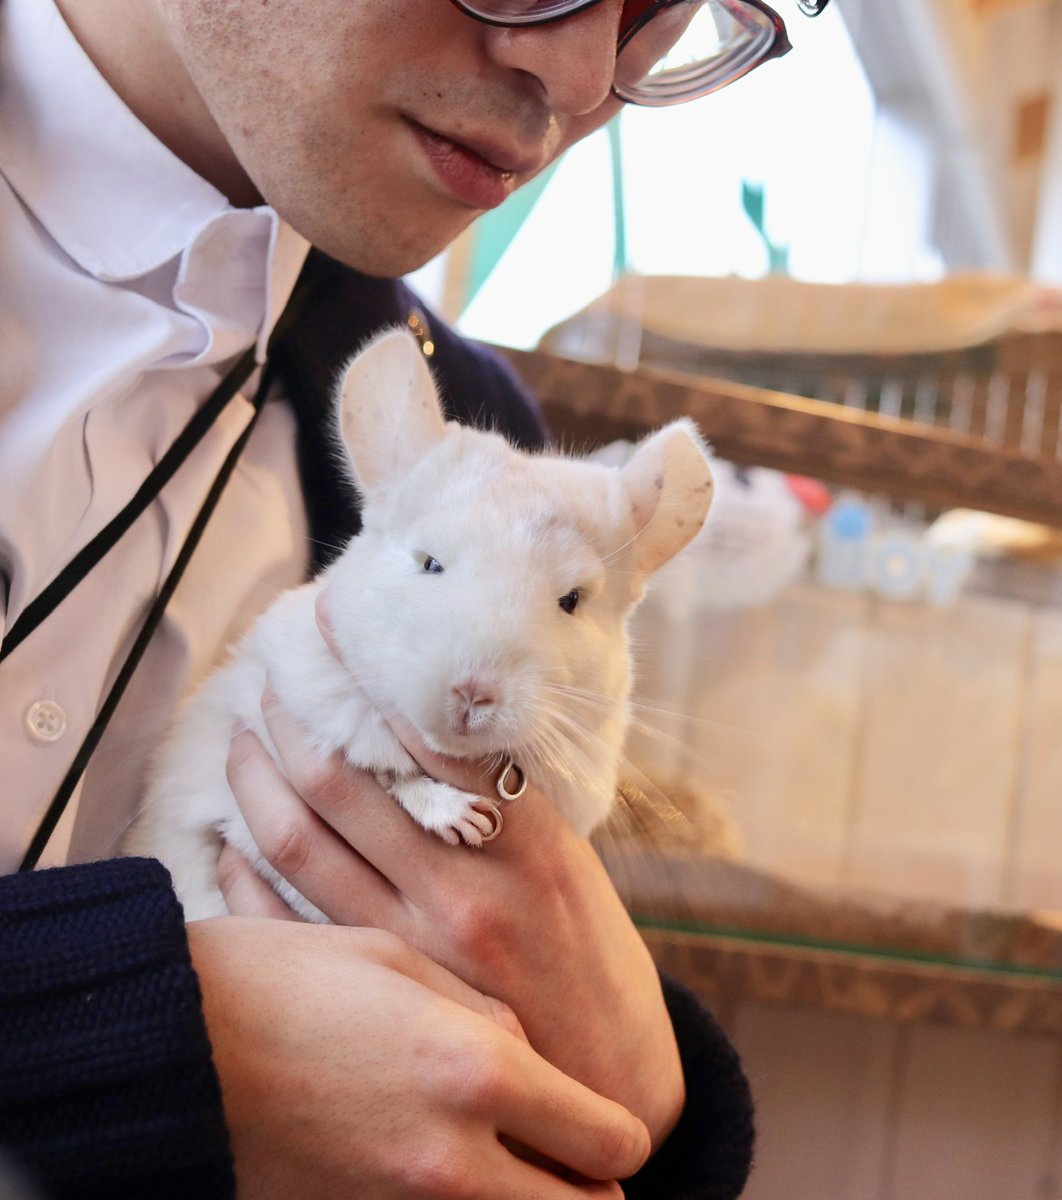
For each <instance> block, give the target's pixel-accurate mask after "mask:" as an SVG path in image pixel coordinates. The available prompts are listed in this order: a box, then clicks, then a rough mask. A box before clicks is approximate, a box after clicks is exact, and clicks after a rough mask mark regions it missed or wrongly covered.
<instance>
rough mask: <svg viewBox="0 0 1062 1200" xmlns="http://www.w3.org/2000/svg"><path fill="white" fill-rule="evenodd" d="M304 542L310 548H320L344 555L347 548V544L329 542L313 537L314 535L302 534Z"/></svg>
mask: <svg viewBox="0 0 1062 1200" xmlns="http://www.w3.org/2000/svg"><path fill="white" fill-rule="evenodd" d="M302 540H303V541H304V542H306V544H307V545H309V546H320V547H321V549H322V550H334V551H335V552H336V554H342V553H343V551H344V550H345V549H346V548H347V543H346V542H342V543H340V542H327V541H325V540H324V538H318V537H313V536H312V534H309V533H304V534H302Z"/></svg>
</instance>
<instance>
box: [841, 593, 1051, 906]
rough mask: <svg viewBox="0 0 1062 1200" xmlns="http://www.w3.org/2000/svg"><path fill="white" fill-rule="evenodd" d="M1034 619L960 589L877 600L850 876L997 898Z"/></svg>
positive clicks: (914, 892)
mask: <svg viewBox="0 0 1062 1200" xmlns="http://www.w3.org/2000/svg"><path fill="white" fill-rule="evenodd" d="M1030 620H1031V618H1030V616H1029V612H1028V610H1027V609H1026V608H1025V607H1024V606H1020V605H1014V604H1011V603H1009V602H1004V601H996V600H991V599H985V598H978V597H965V598H963V599H961V600H960V601H959V602H958V603H956V604H955V605H954V606H952V607H950V608H944V609H931V608H926V607H921V606H915V605H901V604H886V603H882V605H881V608H880V610H879V612H878V614H877V619H876V621H875V623H874V628H873V634H872V639H871V644H870V648H869V653H868V659H867V678H866V707H865V722H866V727H865V731H864V734H863V738H862V747H861V753H860V755H859V777H858V782H857V796H856V807H855V819H854V824H853V830H852V850H851V854H850V855H849V856H848V859H847V878H846V882H847V883H851V884H854V885H858V886H867V887H872V888H877V889H881V890H883V891H886V892H889V893H892V894H895V895H906V896H911V897H922V898H925V899H931V900H939V901H946V902H949V903H952V904H959V905H966V906H969V907H972V908H977V907H984V906H989V905H992V904H995V903H998V902H999V900H1000V898H1001V896H1000V892H1001V888H1002V881H1003V877H1004V859H1003V856H1004V851H1005V845H1006V833H1007V829H1008V826H1009V814H1008V811H1007V805H1008V802H1009V799H1010V796H1011V793H1012V788H1013V782H1014V777H1015V771H1016V762H1017V753H1018V741H1019V731H1020V722H1021V719H1022V712H1023V703H1024V699H1023V687H1024V682H1025V681H1024V677H1023V665H1024V662H1025V656H1026V648H1027V639H1028V637H1029V635H1030Z"/></svg>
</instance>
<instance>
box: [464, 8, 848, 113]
mask: <svg viewBox="0 0 1062 1200" xmlns="http://www.w3.org/2000/svg"><path fill="white" fill-rule="evenodd" d="M450 2H451V3H452V4H453V5H454V7H455V8H457V10H458V11H459V12H461V13H463V14H464V15H465V16H466V17H471V18H472V20H474V21H479V22H480V23H481V24H483V25H492V26H494V27H495V28H503V29H525V28H535V27H536V26H540V25H551V24H553V23H554V22H555V21H563V20H566V19H567V18H568V17H573V16H575V15H576V13H581V12H585V11H586V10H587V9H588V8H593V6H594V5H595V4H600V3H601V0H573V4H572V7H571V8H567V9H564V10H563V11H562V12H554V13H550V14H548V15H547V16H544V17H533V18H531V19H530V20H513V19H512V18H504V17H488V16H485V15H484V14H483V13H481V12H476V11H474V10H473V9H472V8H470V7H468V5H467V4H466V3H465V2H464V0H450ZM683 2H684V0H649V3H647V4H646V6H645V8H643V9H642V10H641V11H640V12H635V14H634V15H633V17H631V18H630V21H629V23H628V24H624V20H625V16H626V14H625V13H621V16H620V28H619V37H618V39H617V42H616V56H617V58H618V57H619V55H620V54H621V53H622V51H623V49H624V48H625V47H626V46H627V45H628V44H629V43H630V42H631V40H632V39H633V38H634V37H635V35H636V34H638V33H640V32H641V30H642V29H644V28H645V26H646V25H648V23H649V22H650V21H651V20H652V19H653V18H654V17H655V16H657V14H658V13H660V12H663V11H664V10H665V9H668V8H672V7H674V6H675V5H676V4H681V3H683ZM829 2H830V0H797V7H798V8H799V9H800V11H801V12H802V13H803V14H804V15H805V16H808V17H817V16H819V15H821V13H822V12H823V10H824V9H825V8H826V6H827V4H829ZM740 3H742V4H747V5H749V6H750V7H751V8H755V9H757V10H758V11H759V12H761V13H763V15H764V16H766V17H767V18H768V20H769V21H770V22H771V24H772V25H773V26H774V32H775V36H774V40H773V41H772V42H771V45H770V47H769V48H768V50H767V53H766V54H764V55H763V57H762V58H758V59H756V61H755V62H754V63H751V64H750V65H749V66H747V67H746V68H745V70H743V71H741V72H739V73H738V74H737V75H735V76H734V77H733V78H732V79H728V80H727V81H726V83H724V84H721V85H720V86H719V87H715V88H712V89H711V91H716V92H717V91H721V90H722V88H724V87H729V86H730V84H732V83H736V82H737V81H738V80H739V79H741V78H743V77H744V76H745V75H747V74H748V73H749V72H750V71H754V70H755V69H756V68H757V67H759V66H762V65H763V64H764V63H765V62H770V60H771V59H772V58H781V57H782V56H783V55H785V54H788V53H789V51H790V50H792V48H793V47H792V43H791V42H790V41H789V34H788V31H787V30H786V26H785V21H784V20H783V19H782V17H781V16H780V15H779V14H778V13H777V12H775V10H774V9H773V8H771V6H770V5H769V4H767V3H766V0H740ZM626 7H627V4H626V0H624V5H623V8H624V9H626ZM610 90H611V92H612V95H613V96H614V97H615V98H616V99H617V100H620V101H621V102H622V103H624V104H639V103H641V102H640V101H638V100H632V99H628V98H627V97H626V96H622V95H620V93H619V92H618V91H617V90H616V87H615V83H613V85H612V86H611V89H610ZM710 94H711V92H705V93H703V94H702V95H701V96H691V97H689V99H691V100H699V99H703V96H705V95H710Z"/></svg>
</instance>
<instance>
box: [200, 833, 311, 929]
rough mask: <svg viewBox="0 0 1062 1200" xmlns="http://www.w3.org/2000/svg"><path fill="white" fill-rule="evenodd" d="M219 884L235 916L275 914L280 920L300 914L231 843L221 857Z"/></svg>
mask: <svg viewBox="0 0 1062 1200" xmlns="http://www.w3.org/2000/svg"><path fill="white" fill-rule="evenodd" d="M218 887H219V888H220V889H221V894H222V896H224V897H225V904H226V905H227V906H228V910H229V912H230V913H232V915H233V916H235V917H272V918H273V919H274V920H278V921H297V920H298V919H299V918H298V917H297V916H296V915H295V914H294V913H293V912H292V911H291V909H290V908H288V906H287V905H286V904H285V903H284V901H283V900H281V898H280V897H279V896H278V895H277V894H276V892H274V891H273V889H272V888H271V887H270V886H269V884H268V883H266V881H265V880H264V879H263V878H262V877H261V876H260V875H259V874H258V873H257V872H256V871H255V869H254V868H253V867H252V866H251V864H250V863H249V862H248V861H247V859H245V858H244V857H243V855H242V854H241V853H240V852H239V851H238V850H234V849H233V848H232V847H231V846H223V847H222V850H221V856H220V857H219V859H218Z"/></svg>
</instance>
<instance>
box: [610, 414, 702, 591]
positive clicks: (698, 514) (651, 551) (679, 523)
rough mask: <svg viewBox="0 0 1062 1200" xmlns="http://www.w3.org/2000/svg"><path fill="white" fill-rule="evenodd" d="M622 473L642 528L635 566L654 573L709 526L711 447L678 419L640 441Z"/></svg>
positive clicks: (636, 520)
mask: <svg viewBox="0 0 1062 1200" xmlns="http://www.w3.org/2000/svg"><path fill="white" fill-rule="evenodd" d="M620 474H621V477H622V479H623V482H624V484H625V485H626V487H627V494H628V495H629V496H630V501H631V512H632V514H633V516H634V523H635V527H636V528H637V530H638V533H637V534H636V536H635V540H634V543H633V550H634V561H635V567H636V569H637V570H638V571H640V572H641V573H642V574H643V575H649V574H650V573H651V572H653V571H655V570H656V569H657V568H658V567H662V566H663V565H664V563H666V562H667V561H668V560H669V559H671V558H673V557H674V556H675V555H676V554H678V552H679V551H680V550H681V549H682V548H683V547H684V546H686V545H687V544H688V543H689V542H691V541H692V540H693V539H694V538H695V537H696V536H697V534H698V533H699V532H700V530H701V526H702V525H703V524H704V519H705V517H706V516H707V515H708V509H709V507H710V506H711V503H712V493H713V490H714V485H713V483H712V472H711V470H710V469H709V466H708V450H707V448H706V446H705V444H704V441H703V440H702V438H701V435H700V434H699V433H698V432H697V426H696V425H694V423H693V422H692V421H690V420H686V419H682V420H679V421H673V422H671V424H670V425H665V426H664V428H663V429H660V430H658V431H657V432H656V433H654V434H651V435H650V436H649V437H647V438H646V439H645V440H644V441H642V442H640V443H639V444H638V446H637V447H636V448H635V451H634V453H633V454H632V455H631V457H630V459H629V460H628V461H627V463H626V465H625V466H624V467H623V468H622V469H621V472H620Z"/></svg>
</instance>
